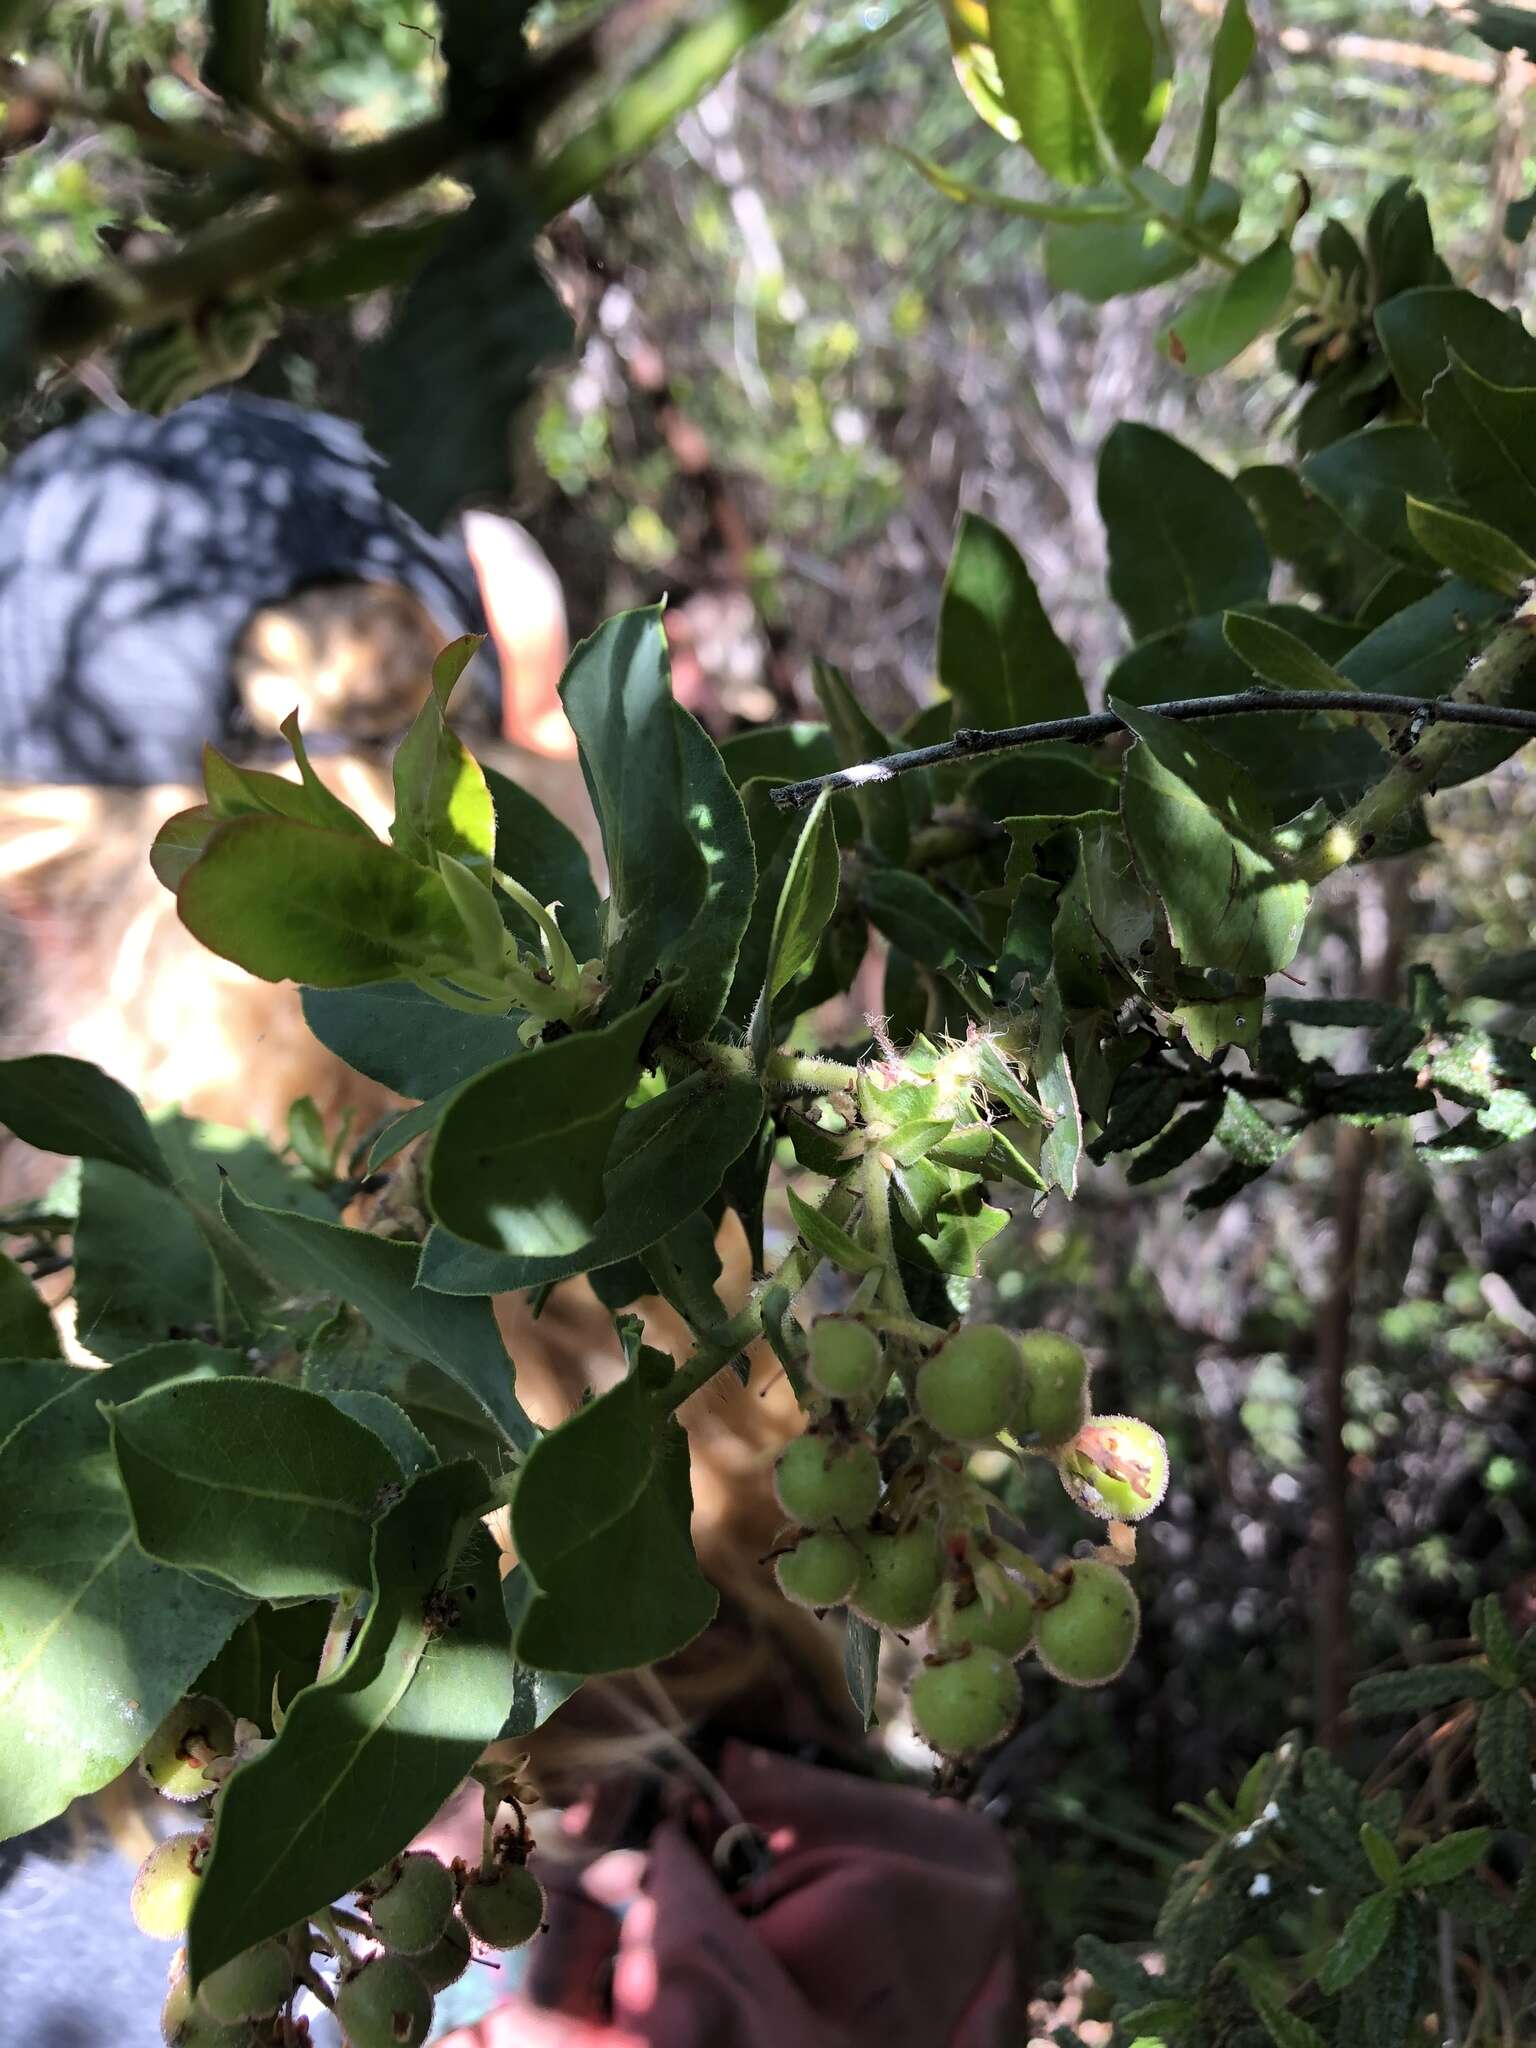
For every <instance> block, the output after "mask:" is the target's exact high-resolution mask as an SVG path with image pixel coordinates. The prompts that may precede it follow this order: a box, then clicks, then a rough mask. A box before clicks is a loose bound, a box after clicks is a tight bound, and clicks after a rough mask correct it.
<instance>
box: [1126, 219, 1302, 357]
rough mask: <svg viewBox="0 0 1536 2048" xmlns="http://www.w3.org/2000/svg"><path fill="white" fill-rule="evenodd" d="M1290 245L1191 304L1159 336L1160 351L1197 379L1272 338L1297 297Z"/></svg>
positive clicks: (1273, 249)
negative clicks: (1288, 303) (1293, 291)
mask: <svg viewBox="0 0 1536 2048" xmlns="http://www.w3.org/2000/svg"><path fill="white" fill-rule="evenodd" d="M1292 268H1293V265H1292V261H1291V248H1290V244H1289V242H1285V241H1276V242H1271V243H1270V245H1269V247H1268V248H1267V249H1261V250H1260V251H1259V253H1258V255H1257V256H1252V257H1250V258H1249V260H1248V261H1247V262H1246V263H1245V264H1244V265H1243V266H1242V268H1241V269H1240V270H1236V271H1234V272H1233V273H1232V274H1231V276H1229V277H1224V278H1222V279H1221V280H1220V282H1219V283H1216V284H1208V285H1206V286H1205V287H1204V288H1203V289H1202V290H1200V291H1198V292H1196V293H1195V295H1194V297H1193V298H1192V299H1187V300H1186V301H1185V302H1184V304H1183V305H1182V306H1181V307H1180V309H1179V311H1178V312H1177V313H1175V314H1174V316H1173V318H1172V319H1171V320H1170V321H1169V323H1168V325H1167V326H1166V327H1165V328H1164V329H1163V331H1162V333H1161V334H1160V335H1159V337H1158V347H1159V348H1160V349H1161V350H1162V352H1163V354H1164V355H1165V356H1167V357H1168V358H1169V359H1170V361H1172V362H1175V363H1177V364H1178V366H1179V368H1180V369H1181V370H1187V371H1188V372H1189V374H1190V375H1191V376H1192V377H1204V376H1208V375H1209V374H1210V372H1211V371H1212V370H1219V369H1221V368H1223V366H1224V365H1225V364H1227V363H1230V362H1231V361H1232V359H1233V357H1234V356H1239V355H1241V354H1242V352H1243V350H1244V349H1245V348H1247V347H1249V346H1250V345H1251V344H1252V343H1253V342H1255V341H1257V340H1258V339H1259V337H1260V335H1262V334H1267V333H1268V332H1269V330H1270V329H1271V328H1272V327H1273V326H1274V325H1275V323H1276V321H1277V320H1278V319H1279V317H1280V315H1281V313H1282V312H1283V311H1284V309H1285V304H1286V301H1287V300H1288V299H1289V297H1290V295H1291V271H1292Z"/></svg>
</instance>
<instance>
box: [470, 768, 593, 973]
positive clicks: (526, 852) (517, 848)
mask: <svg viewBox="0 0 1536 2048" xmlns="http://www.w3.org/2000/svg"><path fill="white" fill-rule="evenodd" d="M485 782H486V787H487V788H488V789H489V790H490V792H491V801H492V803H493V804H494V805H495V809H496V865H497V867H499V868H500V869H501V871H502V873H503V874H504V875H511V876H512V878H513V880H514V881H518V882H521V883H522V885H523V887H524V888H525V889H526V890H527V891H528V892H529V894H530V895H532V896H536V897H537V898H538V900H539V902H540V903H555V904H558V905H559V920H560V929H561V931H562V932H563V933H564V934H565V937H566V940H567V941H568V943H569V945H570V948H571V951H572V952H573V953H574V954H575V955H576V958H577V959H578V960H592V959H595V958H596V957H597V955H598V953H599V952H600V950H601V948H602V943H603V930H602V906H601V904H600V902H599V900H598V894H597V887H596V884H595V883H594V882H593V880H592V869H591V866H590V865H589V863H588V860H587V856H586V851H585V849H584V848H583V846H582V843H581V841H580V840H579V839H578V838H577V837H576V834H575V833H574V832H573V831H572V830H571V829H570V827H569V826H568V825H565V824H562V822H561V821H560V819H558V818H557V817H556V816H555V814H554V812H553V811H551V810H548V809H547V808H546V807H545V806H544V805H543V804H541V803H540V802H539V799H538V798H537V797H536V796H535V795H534V794H533V793H532V791H531V790H527V789H524V788H523V787H522V785H521V784H520V783H516V782H513V781H512V780H511V778H510V777H508V776H506V775H499V774H497V772H496V770H495V769H494V768H487V769H486V770H485ZM502 915H503V917H505V918H506V919H507V920H508V922H509V923H510V924H511V926H512V928H513V930H514V931H516V932H517V933H518V935H519V936H520V937H521V938H523V939H524V940H525V942H526V943H528V944H529V945H532V944H535V943H536V942H537V937H538V934H537V932H536V930H535V927H534V924H533V920H532V919H531V918H528V917H525V916H524V914H523V912H522V911H521V910H518V909H517V908H516V907H515V906H514V905H512V904H510V903H505V902H504V904H503V908H502Z"/></svg>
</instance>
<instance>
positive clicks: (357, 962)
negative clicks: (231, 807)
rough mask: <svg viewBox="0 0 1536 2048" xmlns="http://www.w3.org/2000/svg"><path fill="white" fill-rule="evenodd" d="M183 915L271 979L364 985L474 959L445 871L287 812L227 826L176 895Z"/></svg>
mask: <svg viewBox="0 0 1536 2048" xmlns="http://www.w3.org/2000/svg"><path fill="white" fill-rule="evenodd" d="M176 904H177V909H178V910H179V911H180V913H181V919H182V922H183V923H184V924H185V925H186V927H187V929H188V930H189V931H190V932H191V933H192V935H193V936H194V938H198V939H201V941H202V942H203V944H204V945H205V946H207V947H208V948H209V949H210V950H211V951H212V952H215V953H219V954H222V955H223V957H224V958H225V959H226V960H233V961H234V962H235V963H236V965H237V966H240V967H243V968H245V969H246V971H247V972H248V973H250V974H254V975H256V976H258V978H259V979H261V980H263V981H304V982H309V983H311V984H313V985H314V986H315V987H318V988H357V987H360V986H361V985H362V984H363V983H365V982H370V981H390V980H393V979H395V978H396V977H397V976H399V975H409V974H419V973H425V974H438V973H442V972H444V971H445V970H448V969H451V968H452V967H453V966H454V965H455V964H456V963H459V962H462V961H464V960H465V958H466V953H467V945H466V940H465V937H464V933H463V929H462V927H461V925H460V923H459V918H458V913H457V912H456V911H455V909H454V907H453V902H452V899H451V898H450V896H449V894H448V891H447V889H446V888H445V887H444V885H443V882H442V878H441V877H440V876H439V875H437V874H435V873H434V872H432V871H431V870H430V869H427V868H422V867H418V866H417V865H416V863H415V862H414V861H412V860H409V859H408V858H407V857H406V856H405V855H404V854H403V853H401V852H399V851H398V850H397V849H396V848H394V847H392V846H384V845H381V844H379V843H378V842H377V841H375V840H371V839H359V838H356V837H355V836H353V835H352V834H351V833H347V832H333V831H327V830H324V829H323V828H321V827H320V826H316V825H301V824H298V823H296V822H295V821H294V820H292V819H288V818H268V817H253V818H237V819H235V820H234V821H233V822H232V823H231V824H228V825H221V826H220V827H219V829H218V831H217V832H215V833H214V834H213V836H212V838H211V839H210V840H209V842H208V845H207V847H206V849H205V850H204V852H203V854H202V857H201V858H200V859H199V860H198V861H197V863H196V865H195V866H193V867H191V868H189V869H188V871H187V873H186V876H185V877H184V879H183V881H182V884H181V887H180V889H179V890H178V891H177V893H176Z"/></svg>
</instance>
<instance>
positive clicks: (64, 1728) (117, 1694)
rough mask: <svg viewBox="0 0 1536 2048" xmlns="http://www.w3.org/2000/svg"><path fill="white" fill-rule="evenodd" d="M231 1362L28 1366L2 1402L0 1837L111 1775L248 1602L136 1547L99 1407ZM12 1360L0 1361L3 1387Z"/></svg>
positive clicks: (211, 1357) (185, 1353)
mask: <svg viewBox="0 0 1536 2048" xmlns="http://www.w3.org/2000/svg"><path fill="white" fill-rule="evenodd" d="M233 1362H234V1361H233V1359H232V1358H231V1356H230V1354H228V1353H226V1352H219V1351H214V1350H211V1349H209V1348H208V1347H207V1346H206V1345H202V1344H165V1345H161V1346H159V1347H157V1348H156V1349H153V1350H149V1351H144V1352H141V1353H140V1354H139V1356H138V1357H137V1358H135V1359H133V1360H131V1361H130V1362H128V1363H126V1364H123V1365H117V1366H113V1367H111V1368H110V1369H108V1370H107V1371H105V1372H80V1371H74V1370H72V1369H70V1368H66V1367H54V1368H52V1369H51V1370H50V1372H49V1374H48V1377H47V1378H46V1379H45V1380H44V1379H38V1378H37V1377H36V1375H35V1373H29V1375H28V1380H29V1385H30V1395H31V1399H32V1401H33V1402H34V1403H35V1405H32V1406H31V1407H30V1412H26V1413H18V1412H15V1409H14V1407H13V1412H12V1413H11V1414H10V1416H9V1418H8V1420H7V1421H6V1426H5V1434H4V1436H3V1438H0V1554H3V1555H4V1558H5V1562H6V1595H5V1628H4V1631H3V1632H0V1749H3V1753H4V1754H5V1755H6V1756H8V1757H10V1758H11V1759H12V1760H13V1761H12V1767H11V1768H9V1769H8V1770H6V1771H5V1772H3V1773H0V1839H8V1838H9V1837H11V1836H13V1835H18V1834H22V1833H24V1832H25V1831H26V1830H27V1829H28V1828H33V1827H38V1826H40V1825H41V1824H42V1823H43V1822H44V1821H46V1820H51V1819H52V1818H53V1816H54V1815H55V1814H57V1813H61V1812H62V1811H63V1809H64V1808H65V1807H66V1806H67V1805H68V1803H69V1801H70V1800H71V1799H73V1798H75V1797H76V1796H77V1795H79V1794H81V1793H85V1792H94V1791H96V1790H97V1789H98V1787H100V1786H102V1785H105V1784H106V1783H107V1782H108V1781H109V1780H110V1779H112V1778H115V1777H116V1776H117V1774H118V1772H119V1771H121V1770H123V1769H124V1768H125V1767H126V1766H127V1764H128V1763H129V1762H130V1761H131V1760H132V1758H133V1757H134V1756H135V1755H136V1754H137V1752H138V1751H139V1750H140V1749H141V1748H142V1747H143V1745H144V1743H145V1742H147V1741H148V1739H149V1737H150V1735H151V1734H152V1733H153V1732H154V1730H155V1728H156V1727H157V1726H158V1725H159V1723H160V1721H161V1720H162V1718H163V1717H164V1716H165V1715H166V1714H167V1713H168V1712H169V1711H170V1709H171V1707H173V1706H174V1705H175V1703H176V1701H177V1700H178V1699H180V1698H181V1696H182V1694H183V1693H184V1692H185V1691H186V1689H187V1687H188V1686H189V1685H190V1683H191V1682H192V1680H193V1679H194V1678H195V1677H196V1676H197V1673H198V1672H199V1671H200V1670H201V1669H202V1668H203V1666H204V1665H205V1664H206V1663H207V1662H208V1660H209V1658H210V1657H212V1656H214V1655H215V1654H216V1653H217V1651H218V1650H219V1649H220V1648H221V1647H222V1645H223V1643H224V1642H225V1640H226V1638H227V1637H228V1636H229V1634H230V1632H231V1630H232V1629H233V1628H234V1627H235V1625H236V1624H237V1623H238V1622H240V1621H242V1620H243V1619H244V1617H245V1616H246V1615H247V1614H248V1613H249V1612H250V1605H251V1603H250V1602H249V1601H248V1600H245V1599H242V1598H241V1597H240V1596H239V1595H238V1594H235V1593H230V1592H226V1591H224V1590H222V1589H221V1588H219V1587H215V1586H211V1585H208V1584H205V1583H204V1582H203V1581H201V1580H199V1579H194V1578H191V1577H188V1576H187V1575H186V1574H185V1573H182V1572H172V1571H167V1570H166V1569H165V1567H164V1566H163V1565H159V1564H155V1563H154V1562H152V1560H150V1559H149V1558H147V1557H145V1556H144V1554H143V1552H142V1551H141V1550H140V1549H139V1548H138V1546H137V1544H135V1542H134V1540H133V1529H132V1525H131V1523H130V1520H129V1514H128V1502H127V1499H126V1498H125V1496H124V1494H123V1490H122V1487H121V1485H120V1483H119V1481H118V1476H117V1468H116V1466H115V1464H114V1463H113V1460H112V1455H111V1450H110V1447H109V1444H108V1434H107V1424H106V1421H105V1419H104V1417H103V1416H102V1415H101V1413H100V1411H99V1407H98V1403H102V1402H111V1401H114V1400H116V1401H128V1400H132V1399H133V1397H134V1396H135V1395H137V1394H140V1393H143V1392H145V1391H147V1390H148V1389H149V1388H151V1387H154V1386H160V1385H164V1384H167V1383H169V1382H171V1381H174V1380H181V1381H188V1380H191V1379H194V1378H198V1377H207V1376H210V1375H215V1374H219V1373H223V1372H226V1371H227V1370H228V1369H229V1367H230V1366H231V1364H232V1363H233ZM15 1370H16V1369H15V1368H14V1367H7V1368H5V1369H4V1370H3V1371H0V1387H4V1386H9V1385H11V1384H13V1382H12V1379H11V1375H12V1374H13V1373H14V1371H15ZM0 1413H3V1411H0ZM21 1759H25V1767H24V1768H21V1767H20V1760H21Z"/></svg>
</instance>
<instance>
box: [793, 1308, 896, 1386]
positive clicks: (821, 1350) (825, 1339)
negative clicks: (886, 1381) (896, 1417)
mask: <svg viewBox="0 0 1536 2048" xmlns="http://www.w3.org/2000/svg"><path fill="white" fill-rule="evenodd" d="M883 1359H884V1354H883V1352H882V1351H881V1349H880V1339H879V1338H878V1337H877V1336H876V1335H875V1333H874V1331H873V1330H869V1329H866V1328H865V1326H864V1325H863V1323H856V1322H854V1321H853V1320H852V1318H851V1317H849V1316H820V1317H818V1318H817V1320H816V1321H815V1322H814V1323H812V1325H811V1356H810V1364H809V1367H808V1370H809V1373H810V1380H811V1385H812V1386H813V1387H815V1388H817V1389H818V1390H819V1391H820V1392H821V1393H823V1394H825V1395H826V1396H827V1398H828V1399H829V1400H832V1401H864V1400H867V1399H868V1398H869V1396H870V1395H871V1394H874V1393H877V1392H878V1391H879V1388H880V1383H881V1380H882V1379H883V1378H884V1376H885V1370H884V1364H883Z"/></svg>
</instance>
